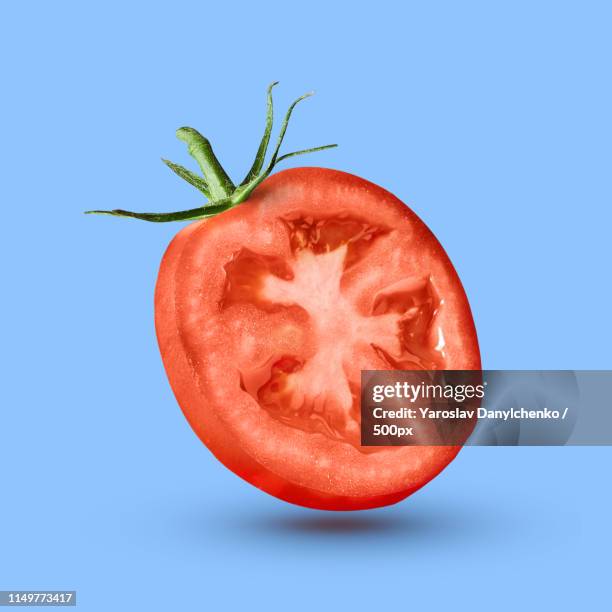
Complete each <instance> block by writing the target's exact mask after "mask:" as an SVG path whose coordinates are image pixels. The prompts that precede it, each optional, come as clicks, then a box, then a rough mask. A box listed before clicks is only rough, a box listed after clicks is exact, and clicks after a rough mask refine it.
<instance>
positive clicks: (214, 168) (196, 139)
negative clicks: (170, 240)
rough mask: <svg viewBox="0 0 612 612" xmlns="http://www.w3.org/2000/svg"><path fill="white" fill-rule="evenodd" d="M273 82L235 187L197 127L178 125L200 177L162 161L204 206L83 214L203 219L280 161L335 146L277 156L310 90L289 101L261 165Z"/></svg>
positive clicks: (247, 191)
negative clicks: (254, 144)
mask: <svg viewBox="0 0 612 612" xmlns="http://www.w3.org/2000/svg"><path fill="white" fill-rule="evenodd" d="M276 84H277V83H276V82H274V83H272V84H271V85H270V86H269V87H268V97H267V110H266V125H265V129H264V134H263V137H262V139H261V142H260V144H259V148H258V149H257V153H256V155H255V161H254V162H253V164H252V165H251V168H250V170H249V172H248V173H247V175H246V177H245V178H244V180H243V181H242V183H240V185H239V186H238V187H236V186H235V185H234V183H233V182H232V180H231V179H230V177H229V176H228V175H227V173H226V172H225V170H224V169H223V167H222V166H221V164H220V163H219V160H218V159H217V157H216V156H215V154H214V152H213V149H212V146H211V144H210V142H209V141H208V139H207V138H205V137H204V136H202V134H200V133H199V132H198V131H197V130H194V129H193V128H190V127H182V128H180V129H178V130H177V131H176V135H177V137H178V138H179V139H180V140H182V141H183V142H185V143H186V144H187V147H188V151H189V154H190V155H191V156H192V157H193V158H194V159H195V160H196V161H197V162H198V165H199V166H200V169H201V170H202V174H203V175H204V177H201V176H199V175H198V174H196V173H195V172H192V171H191V170H188V169H187V168H184V167H183V166H180V165H179V164H175V163H173V162H171V161H168V160H167V159H164V160H162V161H163V162H164V163H165V164H166V165H167V166H168V167H169V168H170V169H171V170H172V171H173V172H175V173H176V174H177V175H178V176H180V177H181V178H182V179H184V180H185V181H187V182H188V183H189V184H190V185H193V186H194V187H195V188H196V189H198V190H199V191H200V192H201V193H202V194H203V195H204V196H205V197H207V198H208V200H209V201H208V202H207V203H206V204H205V205H204V206H200V207H198V208H191V209H189V210H182V211H179V212H171V213H146V212H145V213H139V212H132V211H130V210H122V209H118V208H117V209H115V210H89V211H87V213H86V214H98V215H112V216H114V217H131V218H133V219H141V220H142V221H152V222H154V223H165V222H167V221H192V220H194V219H206V218H207V217H213V216H215V215H218V214H219V213H222V212H225V211H226V210H229V209H230V208H232V206H237V205H238V204H240V203H242V202H244V201H245V200H246V199H248V197H249V196H250V195H251V193H252V192H253V191H254V189H255V188H256V187H257V186H258V185H259V184H260V183H261V182H262V181H264V180H265V179H266V178H267V177H268V176H269V175H270V173H271V172H272V170H273V169H274V167H275V166H276V165H277V164H278V163H279V162H281V161H283V160H285V159H288V158H290V157H295V156H296V155H304V154H306V153H314V152H316V151H323V150H325V149H331V148H333V147H336V146H337V145H335V144H330V145H325V146H322V147H314V148H311V149H301V150H299V151H293V152H292V153H285V154H284V155H280V156H279V152H280V148H281V145H282V143H283V139H284V137H285V133H286V131H287V126H288V125H289V120H290V119H291V114H292V113H293V109H294V108H295V107H296V106H297V104H298V103H299V102H301V101H302V100H304V99H305V98H308V97H309V96H311V95H312V93H307V94H306V95H304V96H301V97H300V98H298V99H297V100H295V101H294V102H293V104H291V106H290V107H289V110H288V111H287V113H286V114H285V118H284V119H283V122H282V124H281V129H280V133H279V135H278V138H277V141H276V146H275V147H274V151H273V153H272V157H271V158H270V161H269V162H268V165H267V166H265V160H266V154H267V151H268V145H269V144H270V136H271V134H272V124H273V105H272V89H273V88H274V86H275V85H276Z"/></svg>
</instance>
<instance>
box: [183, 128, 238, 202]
mask: <svg viewBox="0 0 612 612" xmlns="http://www.w3.org/2000/svg"><path fill="white" fill-rule="evenodd" d="M176 136H177V138H178V139H179V140H182V141H183V142H184V143H186V144H187V147H188V151H189V154H190V155H191V156H192V157H193V158H194V159H195V160H196V161H197V162H198V165H199V166H200V169H201V170H202V174H203V175H204V178H205V179H206V184H207V185H208V189H209V191H210V197H211V199H212V200H221V199H223V198H227V197H228V196H230V195H231V194H232V193H233V192H234V190H235V189H236V187H235V185H234V183H232V180H231V179H230V177H229V176H228V175H227V173H226V172H225V170H224V169H223V167H222V166H221V164H220V163H219V160H218V159H217V156H216V155H215V154H214V152H213V149H212V146H211V144H210V142H209V141H208V138H204V136H202V134H200V132H198V131H197V130H194V129H193V128H190V127H182V128H179V129H178V130H176Z"/></svg>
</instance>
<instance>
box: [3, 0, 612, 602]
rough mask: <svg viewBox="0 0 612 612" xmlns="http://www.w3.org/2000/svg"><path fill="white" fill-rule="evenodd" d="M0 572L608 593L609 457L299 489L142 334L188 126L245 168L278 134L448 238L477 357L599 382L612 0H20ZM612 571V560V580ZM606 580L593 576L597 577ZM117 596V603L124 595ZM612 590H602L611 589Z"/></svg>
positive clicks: (495, 592)
mask: <svg viewBox="0 0 612 612" xmlns="http://www.w3.org/2000/svg"><path fill="white" fill-rule="evenodd" d="M1 11H2V14H1V16H0V56H1V57H2V59H1V60H0V61H1V62H2V94H1V97H0V105H1V106H2V112H1V114H0V121H1V131H2V146H1V151H0V155H1V156H2V160H1V161H2V163H1V168H2V170H1V173H2V180H1V182H0V200H1V202H2V227H3V232H2V240H0V250H1V256H2V270H3V272H2V301H1V302H0V309H1V317H0V325H1V326H2V352H1V359H2V368H1V372H2V380H3V383H2V387H1V390H0V393H1V396H0V404H1V417H0V418H1V421H0V433H1V441H0V475H1V482H2V489H1V493H0V504H1V506H0V588H2V589H18V588H19V589H63V588H65V589H77V590H78V597H79V607H80V608H81V609H84V610H105V611H106V610H136V609H143V610H145V609H146V610H219V609H229V610H240V609H248V610H264V609H265V610H281V609H282V610H285V609H290V610H315V609H316V610H345V609H373V608H374V606H376V609H384V607H385V606H397V607H401V608H406V609H409V608H414V609H441V608H442V607H453V608H454V607H460V608H472V609H479V610H480V609H483V610H484V609H491V608H494V609H497V610H515V609H542V608H543V607H544V608H545V609H553V606H554V609H558V610H566V609H575V608H576V606H581V607H582V608H585V607H586V608H589V607H590V608H591V609H602V608H604V607H605V606H606V605H609V600H610V587H609V551H610V546H611V545H612V538H611V533H610V522H609V521H610V510H611V505H612V504H611V501H612V497H611V494H610V467H611V453H610V449H609V448H507V449H502V448H468V449H466V450H465V451H463V452H462V453H461V455H460V456H459V458H458V459H457V461H455V462H454V463H453V464H452V465H451V466H450V467H449V468H448V469H447V470H446V471H445V472H444V474H443V475H442V476H440V477H439V478H437V479H436V480H435V481H434V482H432V483H431V484H430V485H428V486H427V487H426V488H425V489H423V490H422V491H420V492H419V493H418V494H416V495H415V496H414V497H413V498H411V499H409V500H407V501H406V502H404V503H402V504H400V505H398V506H395V507H392V508H387V509H381V510H379V511H373V512H368V513H360V514H353V515H346V514H329V513H317V512H314V511H308V510H304V509H300V508H297V507H292V506H290V505H287V504H283V503H281V502H279V501H277V500H275V499H273V498H271V497H268V496H266V495H265V494H263V493H261V492H259V491H258V490H256V489H254V488H252V487H249V486H247V485H245V484H244V483H243V482H242V481H240V480H239V479H237V478H236V477H234V476H233V474H231V473H230V472H229V471H227V470H226V469H225V468H223V467H222V466H221V465H220V464H218V463H217V462H216V461H215V460H214V459H213V458H212V456H211V455H210V454H209V453H208V451H207V450H206V449H205V448H204V447H203V446H202V445H201V444H200V442H199V441H198V440H197V439H196V437H195V436H194V435H193V434H192V432H191V431H190V429H189V427H188V425H187V423H186V422H185V420H184V419H183V417H182V416H181V414H180V412H179V409H178V408H177V406H176V403H175V400H174V398H173V396H172V393H171V391H170V389H169V387H168V384H167V381H166V378H165V375H164V373H163V370H162V365H161V361H160V358H159V355H158V351H157V346H156V341H155V337H154V329H153V312H152V296H153V287H154V283H155V278H156V273H157V267H158V264H159V260H160V258H161V255H162V253H163V251H164V249H165V246H166V245H167V243H168V242H169V240H170V239H171V237H172V236H173V234H174V233H175V232H176V231H177V229H178V227H177V226H176V225H175V226H169V225H167V226H163V225H161V226H158V225H149V224H145V223H140V222H136V221H130V220H122V219H111V218H96V217H91V216H84V215H82V214H81V212H82V211H83V210H85V209H91V208H114V207H124V208H132V209H137V210H176V209H183V208H189V207H192V206H196V205H197V204H198V202H199V197H198V193H197V192H196V191H195V190H194V189H192V188H191V187H189V186H188V185H186V184H181V183H182V182H181V181H180V180H179V179H177V178H176V177H175V176H173V175H172V173H171V172H169V171H168V170H167V169H166V168H165V167H164V166H163V165H162V164H161V162H160V161H159V157H160V156H162V155H163V156H164V157H169V158H170V159H172V160H174V161H176V162H179V163H184V164H190V160H189V158H188V156H187V154H186V152H185V150H184V147H183V145H182V143H180V142H178V141H177V140H176V139H175V138H174V130H175V128H177V127H179V126H181V125H184V124H187V125H194V126H195V127H198V128H199V129H200V130H202V131H203V132H204V133H205V134H207V135H208V136H209V137H210V138H211V140H212V141H213V143H214V144H215V146H216V150H217V153H218V154H219V157H220V158H221V160H222V161H223V162H224V163H225V164H226V167H227V168H228V170H229V171H230V172H231V173H232V174H233V175H234V176H235V177H236V176H237V175H239V174H241V173H242V172H244V171H245V170H246V168H247V167H248V165H249V164H250V161H251V157H252V155H253V153H254V149H255V148H256V145H257V141H258V138H259V136H260V132H261V129H262V122H263V113H264V102H265V94H264V92H265V87H266V85H267V84H268V83H269V82H270V81H271V80H273V79H279V80H280V81H281V85H280V87H279V88H278V89H277V97H276V99H277V103H278V107H277V108H278V109H279V110H284V107H285V105H286V104H287V103H288V102H290V101H291V100H292V99H293V98H294V97H295V96H297V95H299V94H301V93H303V92H304V91H307V90H309V89H310V88H315V89H316V90H317V92H318V95H317V96H316V97H314V98H313V99H311V100H308V101H307V102H305V103H304V104H303V106H301V107H299V108H298V110H297V111H296V113H295V117H294V122H293V125H292V126H291V127H290V130H289V133H288V136H287V145H286V149H285V150H291V149H293V148H296V147H297V148H301V147H304V146H312V145H318V144H324V143H326V142H330V141H331V142H338V143H340V145H341V146H340V148H338V149H337V150H335V151H332V152H325V153H320V154H317V156H316V157H315V156H312V157H310V158H308V159H307V158H303V159H302V160H298V161H297V163H296V165H299V164H301V163H307V164H308V163H310V164H313V165H317V164H318V165H324V166H330V167H335V168H340V169H344V170H348V171H351V172H353V173H355V174H358V175H361V176H364V177H366V178H368V179H370V180H372V181H374V182H376V183H379V184H381V185H383V186H385V187H386V188H388V189H389V190H391V191H392V192H394V193H396V194H397V195H398V196H399V197H400V198H402V199H403V200H405V201H407V202H409V203H411V205H412V206H413V208H414V209H415V210H416V212H417V213H418V214H419V215H421V216H422V218H423V219H424V220H425V221H426V222H427V223H428V224H429V226H430V227H431V228H432V229H433V230H434V232H435V233H436V234H437V236H438V237H439V238H440V240H441V242H442V243H443V244H444V246H445V247H446V249H447V250H448V252H449V254H450V256H451V258H452V259H453V261H454V262H455V264H456V266H457V269H458V271H459V273H460V275H461V278H462V279H463V282H464V284H465V287H466V290H467V292H468V294H469V296H470V300H471V304H472V307H473V311H474V316H475V319H476V323H477V328H478V332H479V336H480V340H481V347H482V353H483V357H484V363H485V365H486V367H488V368H525V369H529V368H551V369H552V368H604V369H605V368H611V367H612V362H611V360H610V346H611V340H612V334H611V330H610V301H611V299H610V298H611V288H610V270H609V266H610V259H611V258H610V228H611V225H612V206H611V204H612V198H611V196H612V188H611V181H610V161H611V159H610V158H611V144H610V143H611V142H612V129H611V120H610V116H611V114H610V108H611V107H612V106H611V102H612V100H611V97H612V96H611V86H610V57H611V51H612V43H611V39H610V36H609V34H610V23H611V17H612V13H611V9H610V4H609V3H606V2H589V1H580V2H516V1H514V2H427V3H426V2H423V3H405V2H385V1H382V0H379V1H378V2H376V3H361V2H350V3H348V2H346V3H340V2H336V3H334V2H330V1H329V0H328V1H326V2H318V1H315V0H309V1H308V2H306V1H304V2H287V1H285V2H278V3H263V2H261V3H260V2H255V3H246V2H245V3H242V4H239V3H236V2H230V3H205V2H192V3H188V2H165V3H156V2H147V3H126V2H104V3H100V2H96V3H76V2H75V3H67V2H58V3H43V2H39V3H32V2H20V3H17V2H14V3H10V5H9V4H8V3H5V4H4V5H3V8H2V9H1ZM604 572H605V574H606V575H605V576H604ZM604 580H605V581H604ZM118 601H120V602H121V603H117V602H118ZM605 602H608V603H607V604H606V603H605Z"/></svg>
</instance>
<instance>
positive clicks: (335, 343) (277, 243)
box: [155, 168, 480, 510]
mask: <svg viewBox="0 0 612 612" xmlns="http://www.w3.org/2000/svg"><path fill="white" fill-rule="evenodd" d="M155 322H156V329H157V336H158V341H159V346H160V350H161V355H162V358H163V361H164V365H165V368H166V372H167V374H168V378H169V380H170V384H171V386H172V389H173V390H174V393H175V395H176V397H177V400H178V402H179V404H180V406H181V408H182V410H183V412H184V414H185V416H186V417H187V419H188V421H189V423H190V424H191V426H192V427H193V429H194V431H195V432H196V433H197V435H198V436H199V437H200V438H201V440H202V441H203V442H204V444H206V446H207V447H208V448H209V449H210V450H211V451H212V453H213V454H214V455H215V456H216V457H217V458H218V459H219V460H220V461H221V462H223V463H224V464H225V465H226V466H227V467H228V468H229V469H231V470H232V471H234V472H235V473H236V474H238V475H239V476H241V477H242V478H244V479H245V480H247V481H248V482H250V483H252V484H254V485H255V486H257V487H259V488H260V489H262V490H264V491H266V492H267V493H270V494H272V495H275V496H276V497H279V498H281V499H283V500H286V501H289V502H292V503H295V504H299V505H303V506H308V507H312V508H321V509H327V510H357V509H366V508H373V507H377V506H383V505H387V504H391V503H395V502H397V501H399V500H401V499H403V498H405V497H406V496H408V495H410V494H411V493H413V492H414V491H416V490H417V489H419V488H420V487H422V486H423V485H424V484H426V483H427V482H428V481H429V480H431V479H432V478H433V477H435V476H436V475H437V474H438V473H439V472H440V471H441V470H442V469H444V467H445V466H446V465H448V463H450V461H452V459H453V458H454V457H455V456H456V454H457V453H458V451H459V447H430V446H411V447H362V446H360V414H359V384H360V373H361V370H366V369H370V370H375V369H378V370H381V369H383V370H384V369H412V370H414V369H429V370H431V369H457V370H469V369H480V355H479V350H478V342H477V338H476V332H475V328H474V324H473V320H472V316H471V313H470V308H469V305H468V302H467V298H466V296H465V293H464V291H463V288H462V286H461V282H460V280H459V278H458V276H457V274H456V272H455V270H454V268H453V266H452V264H451V262H450V260H449V259H448V257H447V255H446V253H445V252H444V250H443V249H442V247H441V246H440V244H439V243H438V241H437V240H436V238H435V237H434V235H433V234H432V233H431V232H430V231H429V229H428V228H427V227H426V226H425V224H424V223H423V222H422V221H421V220H420V219H419V218H418V217H417V216H416V215H415V214H414V213H413V212H412V211H411V210H410V209H409V208H408V207H407V206H405V205H404V204H403V203H402V202H401V201H400V200H398V199H397V198H396V197H394V196H393V195H391V194H390V193H388V192H387V191H385V190H383V189H381V188H380V187H378V186H376V185H374V184H372V183H369V182H367V181H365V180H363V179H360V178H358V177H355V176H352V175H350V174H346V173H343V172H338V171H334V170H327V169H321V168H298V169H293V170H286V171H284V172H280V173H278V174H275V175H273V176H271V177H270V178H268V179H266V180H265V181H264V182H263V183H262V184H261V185H260V186H259V187H258V188H257V189H256V190H255V192H254V193H253V195H252V196H251V197H250V199H249V200H248V201H246V202H245V203H243V204H241V205H239V206H237V207H236V208H233V209H231V210H229V211H227V212H225V213H223V214H221V215H219V216H217V217H214V218H212V219H211V220H208V221H199V222H196V223H193V224H191V225H188V226H187V227H185V228H184V229H183V230H182V231H181V232H179V234H178V235H177V236H176V237H175V239H174V240H173V241H172V243H171V244H170V246H169V247H168V250H167V252H166V254H165V256H164V258H163V261H162V264H161V267H160V272H159V277H158V281H157V287H156V295H155Z"/></svg>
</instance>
